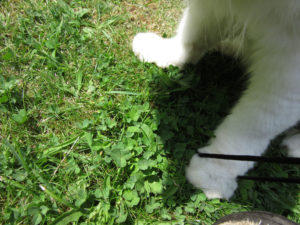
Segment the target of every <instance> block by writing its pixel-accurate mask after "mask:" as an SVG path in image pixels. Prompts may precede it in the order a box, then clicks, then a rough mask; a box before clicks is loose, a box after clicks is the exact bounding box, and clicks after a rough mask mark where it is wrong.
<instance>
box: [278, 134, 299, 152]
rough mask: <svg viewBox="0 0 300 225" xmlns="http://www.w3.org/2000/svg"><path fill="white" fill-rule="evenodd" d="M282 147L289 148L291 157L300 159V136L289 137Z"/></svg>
mask: <svg viewBox="0 0 300 225" xmlns="http://www.w3.org/2000/svg"><path fill="white" fill-rule="evenodd" d="M282 145H284V146H286V147H287V148H288V155H289V156H290V157H300V134H295V135H292V136H289V137H287V138H286V139H284V141H283V142H282Z"/></svg>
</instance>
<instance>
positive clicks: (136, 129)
mask: <svg viewBox="0 0 300 225" xmlns="http://www.w3.org/2000/svg"><path fill="white" fill-rule="evenodd" d="M127 131H128V132H130V133H139V132H141V129H140V127H139V126H130V127H128V128H127Z"/></svg>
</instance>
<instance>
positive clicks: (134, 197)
mask: <svg viewBox="0 0 300 225" xmlns="http://www.w3.org/2000/svg"><path fill="white" fill-rule="evenodd" d="M123 198H124V199H125V201H126V204H127V205H128V206H129V207H133V206H136V205H137V204H138V203H139V202H140V198H139V196H138V193H137V191H135V190H133V191H132V190H126V191H125V192H124V194H123Z"/></svg>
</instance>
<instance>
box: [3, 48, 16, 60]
mask: <svg viewBox="0 0 300 225" xmlns="http://www.w3.org/2000/svg"><path fill="white" fill-rule="evenodd" d="M14 57H15V54H14V52H13V51H12V50H11V49H10V48H7V49H6V50H5V51H4V53H3V55H2V59H3V60H5V61H10V60H12V59H13V58H14Z"/></svg>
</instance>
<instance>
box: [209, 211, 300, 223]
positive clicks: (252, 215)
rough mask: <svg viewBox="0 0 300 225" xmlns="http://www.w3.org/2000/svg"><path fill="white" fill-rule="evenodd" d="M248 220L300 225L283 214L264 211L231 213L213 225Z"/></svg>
mask: <svg viewBox="0 0 300 225" xmlns="http://www.w3.org/2000/svg"><path fill="white" fill-rule="evenodd" d="M247 221H248V222H249V224H251V223H250V222H252V223H254V224H259V225H299V224H298V223H295V222H293V221H290V220H288V219H286V218H285V217H283V216H279V215H276V214H273V213H270V212H262V211H254V212H240V213H233V214H231V215H228V216H225V217H223V218H221V219H219V220H218V221H217V222H216V223H214V224H213V225H222V224H226V225H227V224H228V225H230V222H231V223H232V224H233V225H238V224H242V222H247ZM245 224H247V223H245Z"/></svg>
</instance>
